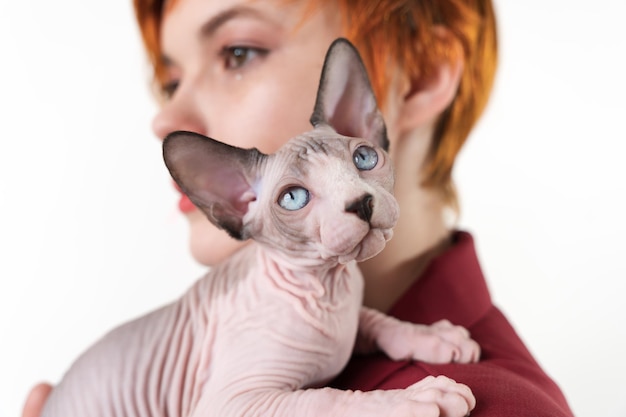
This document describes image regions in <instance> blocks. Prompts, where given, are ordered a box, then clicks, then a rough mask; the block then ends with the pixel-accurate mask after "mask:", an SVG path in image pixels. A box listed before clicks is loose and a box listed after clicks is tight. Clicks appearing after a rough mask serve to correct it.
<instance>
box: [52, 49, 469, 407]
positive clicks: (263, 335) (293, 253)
mask: <svg viewBox="0 0 626 417" xmlns="http://www.w3.org/2000/svg"><path fill="white" fill-rule="evenodd" d="M340 46H341V45H340ZM340 52H341V53H342V54H344V53H348V52H350V50H349V49H348V50H347V51H346V50H345V49H343V50H342V49H340ZM341 57H343V55H342V56H341ZM331 61H332V60H331ZM350 62H352V61H350ZM342 64H345V65H348V64H350V63H347V64H346V63H345V62H343V63H342ZM357 70H358V68H357ZM350 73H351V74H352V73H354V69H352V70H351V72H350ZM331 76H332V74H331ZM356 77H357V78H358V74H357V76H356ZM339 79H340V80H341V79H342V78H341V77H339ZM343 80H344V82H348V83H352V79H351V78H346V77H344V78H343ZM346 80H348V81H346ZM357 81H358V80H357ZM339 84H341V82H340V83H339ZM365 84H366V83H365ZM331 85H332V86H333V88H332V89H331V90H330V91H331V92H334V91H343V89H342V88H339V87H341V86H339V87H337V85H336V84H333V83H332V82H331ZM366 86H367V85H366ZM322 88H323V86H322ZM363 88H364V87H363V86H362V85H361V86H359V85H356V87H355V85H352V86H351V88H348V89H347V90H351V91H357V92H359V93H363V91H361V90H362V89H363ZM323 92H324V91H322V93H323ZM365 93H366V95H367V93H368V92H367V91H365ZM321 96H322V98H321V99H320V100H321V101H322V106H321V107H319V106H316V112H317V113H318V116H319V115H320V112H323V113H325V114H324V115H322V116H320V117H318V119H314V125H315V128H314V129H313V130H312V131H310V132H307V133H305V134H303V135H301V136H298V137H296V138H294V139H292V140H291V141H289V142H288V143H287V144H286V145H284V146H283V147H282V148H281V149H280V150H279V151H278V152H277V153H275V154H272V155H264V154H261V153H260V152H258V151H256V150H242V149H239V148H232V147H229V146H227V145H224V144H222V143H220V142H217V141H214V140H212V139H208V138H204V137H201V136H200V135H194V134H191V133H177V134H173V135H172V137H171V138H167V139H166V140H165V143H164V155H165V159H166V164H168V168H169V169H170V172H171V173H172V175H173V177H174V178H175V179H176V181H177V182H178V183H179V185H180V186H181V188H182V189H183V190H184V191H185V192H186V193H187V194H188V195H189V196H190V198H191V199H192V200H193V201H194V203H195V204H196V205H197V206H198V207H200V208H201V209H202V210H203V211H204V212H205V213H206V214H207V217H208V218H209V219H210V220H211V221H213V222H214V223H215V224H217V225H219V226H220V227H224V228H226V229H227V230H229V231H230V232H231V233H232V234H233V235H236V236H238V237H240V238H252V239H253V240H255V242H253V243H252V244H249V245H246V246H244V248H243V249H242V250H240V251H239V252H237V253H235V254H234V255H233V256H232V257H231V258H230V259H228V260H227V261H225V262H224V263H222V264H220V265H218V266H216V267H214V268H213V269H212V270H211V271H210V272H209V273H208V274H207V275H206V276H205V277H204V278H202V279H201V280H199V281H198V282H197V283H196V284H195V285H193V286H192V288H191V289H190V290H189V291H188V292H187V293H185V294H184V295H183V296H182V298H180V299H179V300H178V301H176V302H174V303H172V304H170V305H168V306H165V307H163V308H161V309H159V310H157V311H155V312H153V313H150V314H148V315H146V316H144V317H141V318H139V319H137V320H134V321H132V322H130V323H127V324H125V325H123V326H121V327H119V328H117V329H115V330H113V331H112V332H110V333H109V334H107V335H106V336H105V337H104V338H102V339H101V340H100V341H99V342H97V343H96V344H95V345H94V346H93V347H92V348H91V349H89V350H88V351H87V352H85V354H83V355H82V356H81V357H80V358H79V359H78V360H77V361H76V362H75V363H74V365H73V366H72V367H71V368H70V370H69V371H68V373H67V374H66V375H65V377H64V378H63V380H62V381H61V382H60V383H59V384H58V386H57V387H55V389H54V390H53V392H52V394H51V395H50V397H49V399H48V401H47V403H46V405H45V407H44V411H43V417H121V416H128V417H148V416H151V417H160V416H168V417H178V416H181V417H183V416H184V417H188V416H191V417H244V416H268V417H269V416H272V417H282V416H285V417H287V416H289V417H306V416H311V417H314V416H315V417H318V416H326V417H333V416H341V417H345V416H354V417H357V416H358V417H370V416H371V417H374V416H376V417H378V416H381V415H385V416H403V417H404V416H406V417H409V416H414V417H418V416H419V417H429V416H439V415H442V416H459V417H460V416H464V415H466V414H468V413H469V411H470V410H471V409H472V408H473V407H474V405H475V400H474V397H473V396H472V393H471V391H470V390H469V388H468V387H466V386H465V385H462V384H457V383H456V382H454V381H452V380H450V379H448V378H445V377H437V378H432V377H431V378H426V379H424V380H422V381H420V382H418V383H416V384H414V385H412V386H411V387H409V388H407V389H405V390H392V391H373V392H366V393H364V392H352V391H341V390H336V389H330V388H316V387H321V386H323V385H324V384H325V383H326V382H328V381H329V380H330V379H332V378H333V377H334V376H336V375H337V374H338V373H339V372H340V371H341V369H342V368H343V367H344V366H345V364H346V363H347V361H348V359H349V357H350V355H351V354H352V352H353V349H355V348H356V350H357V351H359V352H364V353H367V352H372V351H374V350H382V351H384V352H385V353H386V354H387V355H389V356H390V357H391V358H392V359H413V360H423V361H428V362H435V363H446V362H451V361H457V362H473V361H476V360H478V357H479V351H480V349H479V347H478V345H477V344H476V343H475V342H474V341H472V340H471V339H470V338H469V334H468V333H467V331H466V330H465V329H463V328H461V327H458V326H453V325H452V324H450V323H448V322H446V321H443V322H438V323H435V324H434V325H431V326H421V325H416V324H412V323H404V322H399V321H398V320H396V319H393V318H391V317H388V316H385V315H384V314H382V313H380V312H377V311H374V310H371V309H368V308H365V307H363V306H362V305H361V303H362V297H363V278H362V276H361V273H360V272H359V269H358V267H357V264H356V262H358V261H361V260H365V259H368V258H370V257H372V256H374V255H376V254H377V253H379V252H380V251H381V250H382V249H383V247H384V245H385V242H386V241H387V240H388V239H389V238H391V235H392V228H393V226H394V225H395V223H396V221H397V219H398V215H399V213H398V205H397V203H396V201H395V199H394V198H393V195H392V191H393V170H392V164H391V161H390V159H389V157H388V155H387V154H386V152H385V151H384V150H383V149H382V148H381V146H383V145H384V129H381V128H380V127H381V126H382V122H381V119H380V118H379V116H378V112H377V110H376V107H375V101H374V100H373V99H372V98H371V97H369V96H365V99H363V97H364V96H363V94H361V95H359V100H356V102H358V103H359V104H361V103H364V102H365V103H366V105H364V106H363V108H362V109H361V110H360V111H361V112H362V113H363V114H364V115H365V116H366V117H358V119H359V120H361V121H362V122H363V123H365V125H366V126H365V128H357V129H353V133H355V136H358V137H346V136H342V135H340V134H338V133H337V132H336V131H335V130H334V129H333V128H332V127H331V126H330V125H329V124H328V123H327V120H335V121H336V120H337V116H336V115H334V114H333V115H330V113H329V112H330V111H335V110H336V107H337V108H338V106H337V103H339V102H342V100H343V99H345V97H333V96H332V95H326V96H325V95H324V94H321ZM368 97H369V98H368ZM340 99H341V100H340ZM368 100H369V101H368ZM327 102H329V103H330V104H329V105H328V107H329V108H330V110H328V109H326V108H324V106H323V105H324V103H327ZM354 108H355V107H354V106H353V107H351V109H354ZM357 110H358V108H357ZM353 113H354V112H353ZM331 116H332V117H331ZM357 134H358V135H357ZM361 146H367V147H369V148H368V149H374V150H375V153H376V155H377V160H378V161H377V164H376V166H375V167H373V168H372V169H367V170H360V169H357V168H358V167H357V166H356V165H357V164H356V163H355V162H354V155H355V150H356V149H357V148H359V147H361ZM293 186H298V187H303V188H305V189H306V190H308V193H309V195H310V199H309V201H308V203H307V204H305V205H304V206H303V207H302V208H300V209H298V210H286V209H285V208H283V207H281V206H280V205H279V204H278V202H279V201H280V200H281V196H282V195H283V193H284V191H285V190H289V189H291V187H293ZM365 195H367V196H370V197H371V200H370V203H368V207H369V209H370V210H369V213H368V214H367V215H365V214H364V213H363V212H362V211H361V212H359V210H356V211H355V210H354V209H353V208H349V207H354V204H353V203H354V202H355V201H363V196H365ZM366 211H367V210H366Z"/></svg>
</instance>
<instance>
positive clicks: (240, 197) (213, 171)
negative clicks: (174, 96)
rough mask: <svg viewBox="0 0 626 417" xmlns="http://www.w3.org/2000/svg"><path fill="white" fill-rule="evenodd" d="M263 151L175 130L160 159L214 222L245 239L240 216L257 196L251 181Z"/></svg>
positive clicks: (241, 216) (164, 143) (182, 187)
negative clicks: (238, 146)
mask: <svg viewBox="0 0 626 417" xmlns="http://www.w3.org/2000/svg"><path fill="white" fill-rule="evenodd" d="M265 157H266V155H264V154H262V153H261V152H259V151H258V150H257V149H242V148H237V147H234V146H230V145H227V144H225V143H222V142H218V141H216V140H214V139H211V138H207V137H206V136H202V135H199V134H196V133H191V132H174V133H171V134H170V135H168V136H167V137H166V138H165V140H164V141H163V159H164V160H165V165H166V166H167V168H168V169H169V171H170V174H171V175H172V178H174V181H176V183H177V184H178V186H179V187H180V188H181V190H182V191H183V192H184V193H185V194H186V195H187V196H188V197H189V199H190V200H191V201H192V202H193V203H194V204H195V205H196V207H198V208H199V209H200V210H202V211H203V212H204V213H205V214H206V216H207V217H208V218H209V220H210V221H211V222H212V223H213V224H215V225H216V226H218V227H220V228H222V229H224V230H226V231H227V232H228V233H229V234H230V235H231V236H232V237H234V238H236V239H246V238H248V236H245V234H244V232H243V217H244V216H245V214H246V213H247V212H248V204H249V203H250V202H251V201H254V200H255V199H256V192H255V191H254V189H253V186H252V185H253V184H254V183H255V181H256V175H257V167H258V166H259V161H260V160H261V159H263V158H265Z"/></svg>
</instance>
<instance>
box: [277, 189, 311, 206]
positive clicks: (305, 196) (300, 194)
mask: <svg viewBox="0 0 626 417" xmlns="http://www.w3.org/2000/svg"><path fill="white" fill-rule="evenodd" d="M308 203H309V191H308V190H307V189H306V188H302V187H289V188H287V189H286V190H285V191H283V193H282V194H281V195H280V197H279V198H278V205H280V206H281V207H282V208H284V209H285V210H289V211H295V210H300V209H301V208H302V207H304V206H306V205H307V204H308Z"/></svg>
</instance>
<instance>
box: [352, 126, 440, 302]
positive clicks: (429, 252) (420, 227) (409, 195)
mask: <svg viewBox="0 0 626 417" xmlns="http://www.w3.org/2000/svg"><path fill="white" fill-rule="evenodd" d="M431 133H432V132H430V131H428V130H425V131H421V132H415V131H414V132H413V135H412V136H411V137H405V138H401V139H400V140H398V141H395V142H394V144H395V148H392V149H391V152H390V153H391V157H392V159H393V161H394V164H395V168H396V184H395V190H394V194H395V196H396V199H397V200H398V204H399V205H400V218H399V220H398V224H397V225H396V227H395V228H394V236H393V238H392V239H391V240H390V241H389V242H388V243H387V245H386V247H385V249H384V250H383V251H382V252H381V253H380V254H378V255H377V256H376V257H374V258H372V259H370V260H368V261H365V262H363V263H361V264H360V267H361V271H362V272H363V276H364V278H365V298H364V303H365V305H367V306H369V307H373V308H376V309H378V310H380V311H383V312H386V311H388V310H389V309H390V308H391V307H392V306H393V304H394V303H395V302H396V301H397V300H398V299H399V298H400V297H401V296H402V294H403V293H404V292H405V291H406V290H407V289H408V288H409V287H410V286H411V285H412V284H413V283H414V282H415V281H416V280H417V279H418V278H419V276H420V275H421V274H422V272H423V271H424V269H425V268H426V266H427V265H428V264H429V262H430V260H431V259H432V258H433V257H434V256H435V255H437V254H438V253H440V252H441V251H442V250H444V249H445V248H447V247H448V246H449V242H450V236H451V229H452V228H451V226H450V225H449V224H447V222H446V218H445V214H446V210H447V207H446V205H445V204H444V201H443V198H442V195H441V193H439V192H438V191H437V190H436V189H431V188H425V187H423V186H422V185H421V183H422V178H423V177H422V172H423V169H422V168H423V161H424V160H425V158H426V154H427V151H428V144H429V143H430V137H431Z"/></svg>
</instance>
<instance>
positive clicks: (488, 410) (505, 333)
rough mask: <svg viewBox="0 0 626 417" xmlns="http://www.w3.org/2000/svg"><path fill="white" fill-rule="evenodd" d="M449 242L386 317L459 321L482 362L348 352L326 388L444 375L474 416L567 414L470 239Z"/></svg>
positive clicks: (380, 385)
mask: <svg viewBox="0 0 626 417" xmlns="http://www.w3.org/2000/svg"><path fill="white" fill-rule="evenodd" d="M453 241H454V242H453V245H451V247H450V248H449V249H448V250H446V251H445V252H443V253H442V254H440V255H439V256H437V257H436V258H435V259H433V261H432V262H431V263H430V265H429V266H428V267H427V269H426V270H425V271H424V272H423V273H422V275H421V276H420V278H419V279H418V280H417V281H416V282H415V284H414V285H413V286H412V287H411V288H409V289H408V290H407V291H406V293H405V294H404V295H403V296H402V297H401V299H400V300H398V302H397V303H396V304H395V305H394V306H393V307H392V309H391V310H390V312H389V314H390V315H392V316H394V317H396V318H398V319H400V320H405V321H410V322H413V323H421V324H431V323H434V322H436V321H438V320H441V319H447V320H449V321H451V322H453V323H454V324H457V325H461V326H464V327H465V328H467V329H468V330H469V331H470V333H471V335H472V338H474V340H476V341H477V342H478V344H479V345H480V347H481V360H480V361H479V362H478V363H475V364H446V365H431V364H425V363H422V362H394V361H392V360H390V359H388V358H386V357H385V356H384V355H382V354H378V355H371V356H362V357H354V358H353V359H352V360H351V361H350V363H349V364H348V366H347V367H346V369H345V370H344V371H343V372H342V374H341V375H340V376H339V377H338V378H337V379H336V380H335V381H334V382H333V386H335V387H337V388H343V389H358V390H364V391H369V390H373V389H395V388H404V387H407V386H409V385H411V384H413V383H414V382H417V381H419V380H421V379H422V378H424V377H426V376H428V375H445V376H448V377H450V378H452V379H454V380H456V381H457V382H461V383H464V384H466V385H468V386H469V387H470V388H471V389H472V391H473V393H474V395H475V396H476V398H477V401H478V404H477V407H476V409H475V410H474V411H473V412H472V415H473V416H511V415H515V416H526V415H528V416H531V415H532V416H544V415H545V416H571V415H572V413H571V410H570V409H569V406H568V405H567V401H566V400H565V397H564V396H563V394H562V393H561V390H560V389H559V387H558V386H557V385H556V384H555V383H554V382H553V381H552V379H551V378H550V377H549V376H548V375H546V373H545V372H544V371H543V370H542V369H541V367H540V366H539V364H538V363H537V362H536V360H535V359H534V358H533V356H532V355H531V354H530V352H529V351H528V349H527V348H526V346H525V345H524V343H523V342H522V340H521V339H520V338H519V336H518V335H517V333H516V332H515V329H514V328H513V326H512V325H511V324H510V322H509V321H508V320H507V318H506V317H505V316H504V315H503V314H502V312H501V311H500V310H499V309H498V308H497V307H496V306H494V305H493V303H492V300H491V296H490V294H489V290H488V287H487V284H486V281H485V277H484V275H483V273H482V270H481V268H480V264H479V262H478V257H477V255H476V251H475V247H474V239H473V238H472V236H471V235H470V234H469V233H467V232H460V231H459V232H456V233H455V234H454V237H453Z"/></svg>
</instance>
